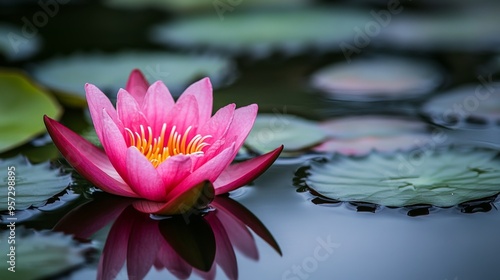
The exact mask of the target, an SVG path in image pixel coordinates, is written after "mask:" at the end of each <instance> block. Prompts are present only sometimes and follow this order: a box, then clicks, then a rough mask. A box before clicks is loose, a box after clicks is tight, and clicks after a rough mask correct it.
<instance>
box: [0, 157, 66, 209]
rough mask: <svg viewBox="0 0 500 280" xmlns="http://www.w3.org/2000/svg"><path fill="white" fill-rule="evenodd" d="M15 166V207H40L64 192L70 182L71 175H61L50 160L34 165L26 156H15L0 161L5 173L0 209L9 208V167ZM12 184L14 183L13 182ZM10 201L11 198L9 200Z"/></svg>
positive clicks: (0, 188) (1, 188)
mask: <svg viewBox="0 0 500 280" xmlns="http://www.w3.org/2000/svg"><path fill="white" fill-rule="evenodd" d="M8 167H14V169H15V170H13V169H12V168H11V170H12V171H14V172H15V174H13V175H12V176H13V177H15V178H14V179H15V196H13V195H10V197H13V198H15V203H16V204H15V209H16V210H24V209H27V208H29V207H30V206H34V207H39V206H42V205H44V204H45V203H46V202H47V200H48V199H49V198H51V197H53V196H54V195H56V194H58V193H60V192H62V191H63V190H64V189H65V188H66V187H67V186H68V185H69V184H70V183H71V175H61V174H60V173H61V172H60V170H59V169H52V168H51V167H50V162H44V163H39V164H35V165H32V164H30V163H29V162H28V161H27V160H26V159H25V158H23V157H21V156H18V157H15V158H10V159H5V160H1V161H0V168H1V169H2V170H5V175H4V176H2V177H0V178H2V180H1V182H0V190H1V192H0V211H3V210H7V189H8V186H9V182H10V181H9V180H8V177H7V176H9V175H8V174H7V168H8ZM11 185H12V184H11ZM9 201H10V200H9Z"/></svg>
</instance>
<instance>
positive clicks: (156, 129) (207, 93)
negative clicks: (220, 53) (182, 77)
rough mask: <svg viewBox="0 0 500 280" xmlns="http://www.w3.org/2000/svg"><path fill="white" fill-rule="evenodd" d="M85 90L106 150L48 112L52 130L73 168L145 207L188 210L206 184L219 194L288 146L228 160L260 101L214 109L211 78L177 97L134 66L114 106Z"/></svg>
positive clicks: (144, 209) (89, 88) (250, 176)
mask: <svg viewBox="0 0 500 280" xmlns="http://www.w3.org/2000/svg"><path fill="white" fill-rule="evenodd" d="M85 91H86V93H87V102H88V105H89V109H90V114H91V116H92V121H93V123H94V127H95V130H96V133H97V136H98V137H99V140H100V142H101V144H102V146H103V148H104V151H103V150H101V149H99V148H97V147H95V146H94V145H92V144H91V143H90V142H88V141H87V140H85V139H84V138H82V137H81V136H79V135H78V134H76V133H74V132H73V131H71V130H70V129H68V128H67V127H65V126H63V125H62V124H60V123H58V122H57V121H55V120H53V119H50V118H49V117H47V116H45V117H44V121H45V125H46V127H47V130H48V132H49V134H50V136H51V137H52V139H53V141H54V144H55V145H56V146H57V148H58V149H59V150H60V151H61V153H62V155H63V156H64V157H65V158H66V160H67V161H68V162H69V163H70V164H71V165H72V166H73V167H74V168H75V170H76V171H78V172H79V173H80V174H81V175H82V176H84V177H85V178H87V179H88V180H89V181H90V182H92V183H93V184H94V185H96V186H97V187H99V188H100V189H101V190H103V191H105V192H109V193H112V194H115V195H119V196H126V197H134V198H141V200H138V201H136V202H134V207H135V208H136V209H137V210H139V211H141V212H145V213H154V214H177V213H182V212H185V211H188V210H189V209H190V208H191V207H192V206H193V205H194V204H195V203H196V202H197V201H198V200H199V199H200V195H201V193H202V192H201V191H202V190H205V189H207V188H208V189H209V193H210V192H212V193H215V195H217V194H222V193H226V192H229V191H231V190H234V189H236V188H238V187H240V186H243V185H245V184H247V183H249V182H251V181H252V180H253V179H255V178H256V177H258V176H259V175H260V174H261V173H262V172H264V171H265V170H266V169H267V168H268V167H269V166H270V165H271V164H272V163H273V162H274V161H275V160H276V158H277V157H278V155H279V154H280V153H281V150H282V149H283V147H279V148H277V149H276V150H274V151H272V152H269V153H267V154H264V155H262V156H259V157H256V158H253V159H251V160H248V161H246V162H242V163H238V164H233V165H230V164H231V162H232V161H233V159H234V157H235V156H236V154H237V153H238V150H239V149H240V147H241V146H242V145H243V142H244V141H245V139H246V137H247V135H248V133H249V132H250V130H251V128H252V126H253V123H254V120H255V117H256V114H257V105H256V104H252V105H249V106H246V107H242V108H238V109H236V108H235V107H236V106H235V105H234V104H229V105H227V106H225V107H223V108H221V109H220V110H218V111H217V112H216V113H215V115H213V116H212V115H211V114H212V99H213V97H212V86H211V84H210V80H209V79H208V78H205V79H202V80H200V81H198V82H196V83H194V84H192V85H191V86H189V87H188V88H187V89H186V90H185V91H184V93H183V94H182V95H181V96H180V97H179V99H178V100H177V102H174V99H173V98H172V95H171V94H170V92H169V90H168V89H167V87H166V86H165V85H164V84H163V83H162V82H161V81H157V82H155V83H153V84H152V85H151V86H149V85H148V83H147V81H146V80H145V78H144V76H143V75H142V73H141V72H140V71H139V70H134V71H132V73H131V75H130V78H129V80H128V82H127V85H126V89H125V90H124V89H121V90H120V91H119V92H118V97H117V104H116V109H115V108H114V107H113V105H112V104H111V102H110V101H109V99H108V98H107V97H106V96H105V95H104V94H103V93H102V92H101V91H100V90H99V89H98V88H97V87H96V86H94V85H92V84H86V85H85ZM205 202H206V203H205V204H207V203H208V202H209V201H205Z"/></svg>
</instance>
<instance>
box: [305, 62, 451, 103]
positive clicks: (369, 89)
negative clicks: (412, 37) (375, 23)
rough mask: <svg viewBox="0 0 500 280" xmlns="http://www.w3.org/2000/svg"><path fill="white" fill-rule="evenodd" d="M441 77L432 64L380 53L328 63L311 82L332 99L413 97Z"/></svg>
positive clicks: (367, 99) (441, 78)
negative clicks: (380, 54)
mask: <svg viewBox="0 0 500 280" xmlns="http://www.w3.org/2000/svg"><path fill="white" fill-rule="evenodd" d="M442 80H443V77H442V75H441V73H440V71H439V70H438V69H437V68H436V67H435V66H434V65H433V64H429V63H426V62H422V61H414V60H410V59H403V58H395V57H377V58H371V59H359V60H353V61H351V62H349V63H347V62H344V63H339V64H334V65H331V66H327V67H325V68H323V69H320V70H319V71H318V72H316V73H314V74H313V76H312V77H311V84H312V86H313V87H314V88H317V89H318V90H320V91H322V92H324V94H325V95H327V96H328V97H329V98H332V99H341V100H357V101H377V100H387V99H391V100H394V99H407V98H414V97H417V96H419V95H422V94H425V93H428V92H430V91H432V90H433V89H435V88H436V87H437V86H439V84H440V83H441V82H442Z"/></svg>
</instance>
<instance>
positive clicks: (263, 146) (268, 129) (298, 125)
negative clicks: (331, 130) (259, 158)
mask: <svg viewBox="0 0 500 280" xmlns="http://www.w3.org/2000/svg"><path fill="white" fill-rule="evenodd" d="M326 137H327V134H326V132H325V131H324V130H322V129H321V128H319V126H318V125H317V123H316V122H313V121H309V120H306V119H302V118H300V117H297V116H293V115H283V114H259V115H258V116H257V119H256V120H255V124H254V126H253V128H252V130H251V131H250V134H249V135H248V138H247V139H246V142H245V144H246V145H247V146H249V147H250V148H251V149H253V150H255V151H258V152H259V153H266V152H269V151H272V150H274V149H275V147H278V146H280V145H284V151H285V152H286V151H288V152H291V151H298V150H301V149H304V148H308V147H311V146H314V145H316V144H318V143H320V142H322V141H323V140H325V139H326Z"/></svg>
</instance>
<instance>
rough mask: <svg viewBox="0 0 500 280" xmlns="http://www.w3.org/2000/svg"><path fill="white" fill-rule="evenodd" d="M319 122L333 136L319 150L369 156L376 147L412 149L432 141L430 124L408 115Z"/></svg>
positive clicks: (351, 117)
mask: <svg viewBox="0 0 500 280" xmlns="http://www.w3.org/2000/svg"><path fill="white" fill-rule="evenodd" d="M319 125H320V127H321V128H322V129H324V130H325V131H327V132H328V135H329V136H330V139H328V140H327V141H325V142H323V143H322V144H320V145H318V146H316V147H314V148H313V150H315V151H318V152H338V153H342V154H345V155H365V154H369V153H370V152H371V151H373V150H376V151H379V152H394V151H397V150H410V149H413V148H415V147H417V146H419V145H420V146H424V145H425V144H427V143H428V142H431V141H432V137H431V134H430V133H428V125H427V124H426V123H424V122H421V121H418V120H415V119H412V118H408V117H404V116H385V115H365V116H349V117H341V118H334V119H330V120H326V121H323V122H321V123H320V124H319Z"/></svg>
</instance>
